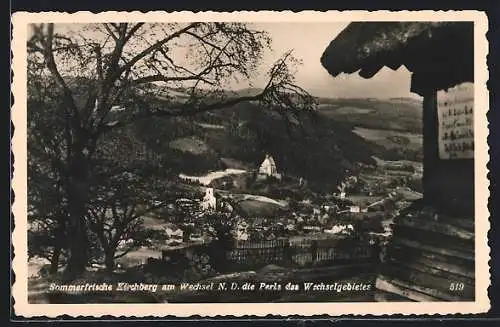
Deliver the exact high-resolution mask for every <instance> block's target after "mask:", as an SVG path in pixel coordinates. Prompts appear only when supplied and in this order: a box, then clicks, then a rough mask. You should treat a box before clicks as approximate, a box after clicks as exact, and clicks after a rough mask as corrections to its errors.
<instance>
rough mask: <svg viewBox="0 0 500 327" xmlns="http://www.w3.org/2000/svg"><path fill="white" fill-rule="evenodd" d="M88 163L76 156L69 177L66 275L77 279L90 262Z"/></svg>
mask: <svg viewBox="0 0 500 327" xmlns="http://www.w3.org/2000/svg"><path fill="white" fill-rule="evenodd" d="M87 177H88V165H86V162H85V159H84V158H82V157H81V156H80V157H79V158H75V160H74V161H73V164H72V169H70V176H69V178H68V185H67V192H68V212H69V226H68V227H69V228H68V240H69V242H68V255H69V259H68V264H67V266H66V271H65V275H66V277H67V278H69V279H70V280H71V279H75V278H77V277H79V276H81V275H82V274H83V273H84V272H85V268H86V266H87V262H88V250H89V244H88V243H89V241H88V234H87V225H86V221H85V216H86V201H87V196H88V182H87Z"/></svg>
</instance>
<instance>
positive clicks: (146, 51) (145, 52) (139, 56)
mask: <svg viewBox="0 0 500 327" xmlns="http://www.w3.org/2000/svg"><path fill="white" fill-rule="evenodd" d="M199 25H200V23H191V24H189V25H188V26H186V27H184V28H182V29H180V30H178V31H176V32H174V33H172V34H170V35H169V36H167V37H166V38H164V39H162V40H160V41H158V42H156V43H155V44H153V45H151V46H149V47H148V48H146V49H144V50H143V51H141V52H140V53H139V54H137V55H136V56H135V57H133V58H132V59H131V60H130V61H129V62H128V63H127V64H125V65H123V66H122V67H121V69H120V70H119V71H118V72H117V76H120V75H121V74H123V73H124V72H125V71H127V70H129V69H130V68H132V67H133V66H134V65H135V64H136V63H137V62H138V61H139V60H141V59H142V58H144V57H145V56H147V55H148V54H150V53H151V52H153V51H155V50H157V49H159V48H161V47H162V46H163V45H164V44H165V43H167V42H169V41H170V40H172V39H175V38H177V37H179V36H181V35H182V34H184V33H185V32H186V31H189V30H190V29H192V28H195V27H197V26H199Z"/></svg>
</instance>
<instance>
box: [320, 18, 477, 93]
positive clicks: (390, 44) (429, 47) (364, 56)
mask: <svg viewBox="0 0 500 327" xmlns="http://www.w3.org/2000/svg"><path fill="white" fill-rule="evenodd" d="M473 28H474V24H473V23H472V22H354V23H351V24H349V25H348V26H347V27H346V28H345V29H344V30H343V31H342V32H340V34H338V35H337V37H336V38H335V39H334V40H333V41H331V42H330V44H329V45H328V47H327V48H326V50H325V51H324V53H323V55H322V56H321V64H322V65H323V67H325V69H326V70H328V72H329V73H330V74H331V75H332V76H337V75H339V74H341V73H347V74H352V73H354V72H357V71H359V75H360V76H361V77H363V78H371V77H372V76H374V75H375V74H376V73H377V72H378V71H379V70H380V69H382V68H383V67H389V68H391V69H393V70H396V69H398V68H400V67H401V66H405V67H406V68H407V69H408V70H409V71H410V72H412V73H414V74H413V76H412V91H414V92H416V93H419V94H422V93H424V92H425V91H426V90H425V88H426V87H431V88H434V89H445V88H448V87H451V86H453V85H455V84H458V83H461V82H465V81H472V78H473V75H474V74H473V72H474V59H473V55H474V33H473ZM429 81H430V82H431V83H432V84H434V85H429ZM426 84H427V85H426Z"/></svg>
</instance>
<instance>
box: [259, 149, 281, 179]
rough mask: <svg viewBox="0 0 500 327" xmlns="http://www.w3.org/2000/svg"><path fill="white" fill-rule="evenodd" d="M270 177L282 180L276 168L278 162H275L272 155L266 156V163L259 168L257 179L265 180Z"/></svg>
mask: <svg viewBox="0 0 500 327" xmlns="http://www.w3.org/2000/svg"><path fill="white" fill-rule="evenodd" d="M269 177H272V178H276V179H281V175H280V174H278V169H277V168H276V162H275V161H274V158H273V157H272V156H271V155H269V154H266V157H265V159H264V161H263V162H262V164H261V165H260V167H259V172H258V174H257V179H258V180H265V179H268V178H269Z"/></svg>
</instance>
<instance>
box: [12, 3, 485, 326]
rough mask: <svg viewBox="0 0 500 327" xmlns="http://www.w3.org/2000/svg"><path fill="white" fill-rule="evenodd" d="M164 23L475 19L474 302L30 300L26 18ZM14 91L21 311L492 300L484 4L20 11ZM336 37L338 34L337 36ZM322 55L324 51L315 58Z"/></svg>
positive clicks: (131, 311) (405, 308)
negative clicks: (462, 7)
mask: <svg viewBox="0 0 500 327" xmlns="http://www.w3.org/2000/svg"><path fill="white" fill-rule="evenodd" d="M123 21H130V22H133V21H136V22H137V21H140V22H159V21H177V22H181V21H242V22H243V21H244V22H292V21H293V22H304V23H305V22H315V23H318V22H343V21H345V22H348V21H474V22H475V29H474V42H475V49H474V57H475V73H474V74H475V76H474V78H475V105H474V109H475V113H474V114H475V118H474V130H475V136H474V138H475V144H476V147H475V192H476V193H475V194H476V195H475V198H476V204H475V235H476V236H475V237H476V239H475V246H476V269H475V272H476V294H475V295H476V299H475V301H474V302H432V303H417V302H415V303H411V302H408V303H407V302H402V303H401V302H398V303H392V302H391V303H376V302H375V303H371V302H370V303H338V302H335V303H221V304H212V303H211V304H198V303H195V304H149V303H148V304H29V303H28V296H27V294H28V287H27V280H28V278H27V277H28V276H27V265H28V264H27V263H28V258H27V233H26V230H27V227H26V226H27V203H26V202H27V145H26V141H27V139H26V128H27V126H26V122H27V117H26V94H27V72H26V70H27V69H26V66H27V56H26V41H27V25H28V24H29V23H37V22H39V23H41V22H58V23H63V22H66V23H74V22H79V23H89V22H123ZM12 24H13V30H12V33H13V34H12V35H13V39H12V52H13V60H12V70H13V84H12V92H13V95H14V104H13V106H12V111H11V117H12V122H13V124H14V126H15V129H14V132H13V138H12V151H13V153H14V174H13V180H12V189H13V190H14V193H15V201H14V203H13V205H12V212H13V215H14V222H15V228H14V230H13V233H12V242H13V246H14V255H15V256H14V259H13V261H12V269H13V271H14V273H15V283H14V285H13V286H12V296H13V298H14V301H15V302H14V311H15V314H16V315H18V316H23V317H37V316H42V317H50V318H54V317H57V316H60V315H69V316H72V317H78V316H80V317H81V316H87V317H96V318H97V317H102V316H104V315H111V316H115V317H147V316H157V317H165V316H176V317H190V316H193V315H196V316H201V317H214V316H229V315H231V316H245V315H253V316H266V315H281V316H286V315H303V316H312V315H329V316H338V315H376V316H380V315H390V314H403V315H413V314H429V315H434V314H456V313H461V314H469V313H481V312H486V311H487V310H488V309H489V307H490V302H489V298H488V293H487V290H488V287H489V285H490V270H489V258H490V249H489V246H488V238H487V234H488V230H489V227H490V223H489V211H488V207H487V202H488V201H487V200H486V199H488V198H489V189H488V187H489V181H488V178H487V167H486V164H487V163H488V162H489V154H488V144H487V136H488V122H487V119H486V113H487V111H488V108H489V95H488V90H487V88H486V82H487V80H488V69H487V64H486V56H487V53H488V41H487V39H486V32H487V30H488V20H487V16H486V15H485V14H484V13H482V12H479V11H400V12H393V11H371V12H370V11H328V12H314V11H302V12H298V13H294V12H291V11H282V12H273V11H262V12H246V11H241V12H231V13H219V12H199V13H192V12H187V11H181V12H173V13H168V12H162V11H156V12H148V13H141V12H137V11H136V12H116V11H115V12H111V11H110V12H102V13H97V14H94V13H91V12H77V13H72V14H68V13H63V12H40V13H27V12H17V13H14V14H13V16H12ZM332 37H333V35H332ZM318 60H319V58H318Z"/></svg>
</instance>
